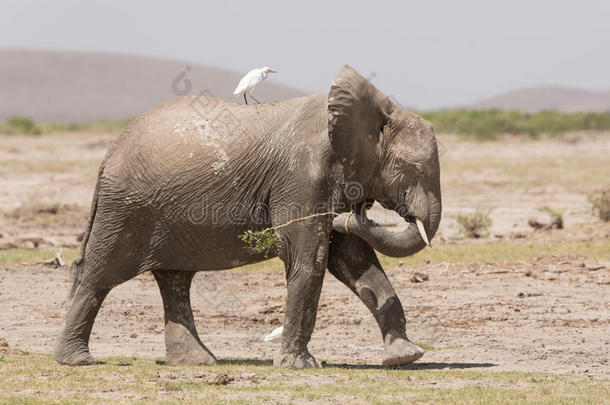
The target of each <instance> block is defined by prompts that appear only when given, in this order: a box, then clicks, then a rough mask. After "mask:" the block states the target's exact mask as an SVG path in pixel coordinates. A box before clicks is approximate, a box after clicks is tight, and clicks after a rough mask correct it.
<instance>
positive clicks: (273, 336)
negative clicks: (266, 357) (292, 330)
mask: <svg viewBox="0 0 610 405" xmlns="http://www.w3.org/2000/svg"><path fill="white" fill-rule="evenodd" d="M282 333H284V327H283V326H280V327H279V328H276V329H274V330H273V332H271V333H270V334H268V335H267V336H265V339H264V340H265V342H273V341H274V340H280V339H281V338H282Z"/></svg>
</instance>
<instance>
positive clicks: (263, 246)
mask: <svg viewBox="0 0 610 405" xmlns="http://www.w3.org/2000/svg"><path fill="white" fill-rule="evenodd" d="M239 239H240V240H241V241H242V242H244V243H246V244H247V245H249V246H250V248H251V249H252V250H253V251H255V252H257V253H265V256H266V255H268V254H269V253H270V252H271V251H272V250H273V249H274V248H275V244H276V243H277V241H278V239H279V238H278V236H277V234H276V233H275V232H274V230H273V229H271V228H266V229H263V230H262V231H252V230H250V229H249V230H247V231H246V232H244V233H243V234H241V235H239Z"/></svg>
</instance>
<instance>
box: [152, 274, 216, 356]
mask: <svg viewBox="0 0 610 405" xmlns="http://www.w3.org/2000/svg"><path fill="white" fill-rule="evenodd" d="M153 275H154V276H155V279H156V280H157V284H158V285H159V290H161V297H162V298H163V310H164V311H165V348H166V355H165V361H166V362H167V364H170V365H185V364H196V365H199V364H207V365H212V364H216V357H214V355H213V354H212V352H210V351H209V350H208V348H207V347H205V345H204V344H203V343H202V342H201V340H200V339H199V335H197V329H196V328H195V320H194V318H193V311H192V309H191V295H190V290H191V282H192V281H193V276H194V275H195V273H192V272H186V271H162V270H156V271H153Z"/></svg>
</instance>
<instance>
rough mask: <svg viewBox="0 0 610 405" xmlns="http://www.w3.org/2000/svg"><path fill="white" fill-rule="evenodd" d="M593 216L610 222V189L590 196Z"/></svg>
mask: <svg viewBox="0 0 610 405" xmlns="http://www.w3.org/2000/svg"><path fill="white" fill-rule="evenodd" d="M589 202H590V203H591V206H592V207H593V214H595V215H597V217H598V218H599V219H601V220H602V221H604V222H608V221H610V187H607V188H606V189H605V190H600V191H597V192H595V193H593V194H591V195H590V196H589Z"/></svg>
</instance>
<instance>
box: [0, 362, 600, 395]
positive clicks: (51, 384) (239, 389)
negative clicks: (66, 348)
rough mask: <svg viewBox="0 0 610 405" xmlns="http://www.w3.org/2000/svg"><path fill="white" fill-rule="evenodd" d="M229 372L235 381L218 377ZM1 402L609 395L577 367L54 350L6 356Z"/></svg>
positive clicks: (0, 375)
mask: <svg viewBox="0 0 610 405" xmlns="http://www.w3.org/2000/svg"><path fill="white" fill-rule="evenodd" d="M219 374H227V375H228V376H229V377H231V378H233V379H234V381H231V382H229V383H228V384H227V385H222V384H215V383H214V377H215V376H217V375H219ZM0 380H1V381H2V397H1V398H0V403H25V404H38V403H49V402H53V403H75V404H80V403H112V402H120V401H125V400H126V399H127V400H129V402H142V403H150V402H163V403H178V402H180V403H218V402H225V403H253V402H259V401H270V402H291V401H298V402H303V401H310V402H317V403H327V402H328V401H331V402H337V401H340V402H345V401H346V398H349V401H350V402H352V401H355V402H367V403H404V402H405V401H409V402H433V403H448V404H456V403H457V404H461V403H468V404H484V403H515V402H518V403H526V404H528V403H549V404H551V403H560V404H561V403H573V402H579V403H591V404H594V403H603V401H604V400H605V399H606V398H608V395H610V385H609V384H608V381H607V380H592V379H587V378H581V377H579V376H574V375H554V374H543V373H519V372H494V371H490V370H486V369H484V368H483V369H477V370H461V369H453V370H452V369H443V370H430V369H420V370H418V369H383V368H377V367H370V366H364V365H358V364H356V365H354V366H353V367H352V368H345V367H336V366H333V364H329V365H327V366H326V367H325V368H322V369H314V370H312V369H309V370H284V369H277V368H274V367H272V366H270V365H269V362H261V361H251V360H221V361H220V362H219V364H218V365H216V366H211V367H205V366H183V367H171V366H165V365H162V364H157V363H156V362H155V361H154V360H144V359H134V360H132V361H131V362H130V364H129V365H125V363H124V360H121V359H114V358H110V359H105V362H104V363H102V364H98V365H95V366H90V367H66V366H61V365H59V364H57V363H56V362H54V361H53V360H52V359H51V358H50V356H46V355H38V354H34V355H31V356H28V357H25V356H23V355H20V354H18V353H11V354H9V355H8V356H7V360H6V361H5V362H3V363H1V364H0Z"/></svg>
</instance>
